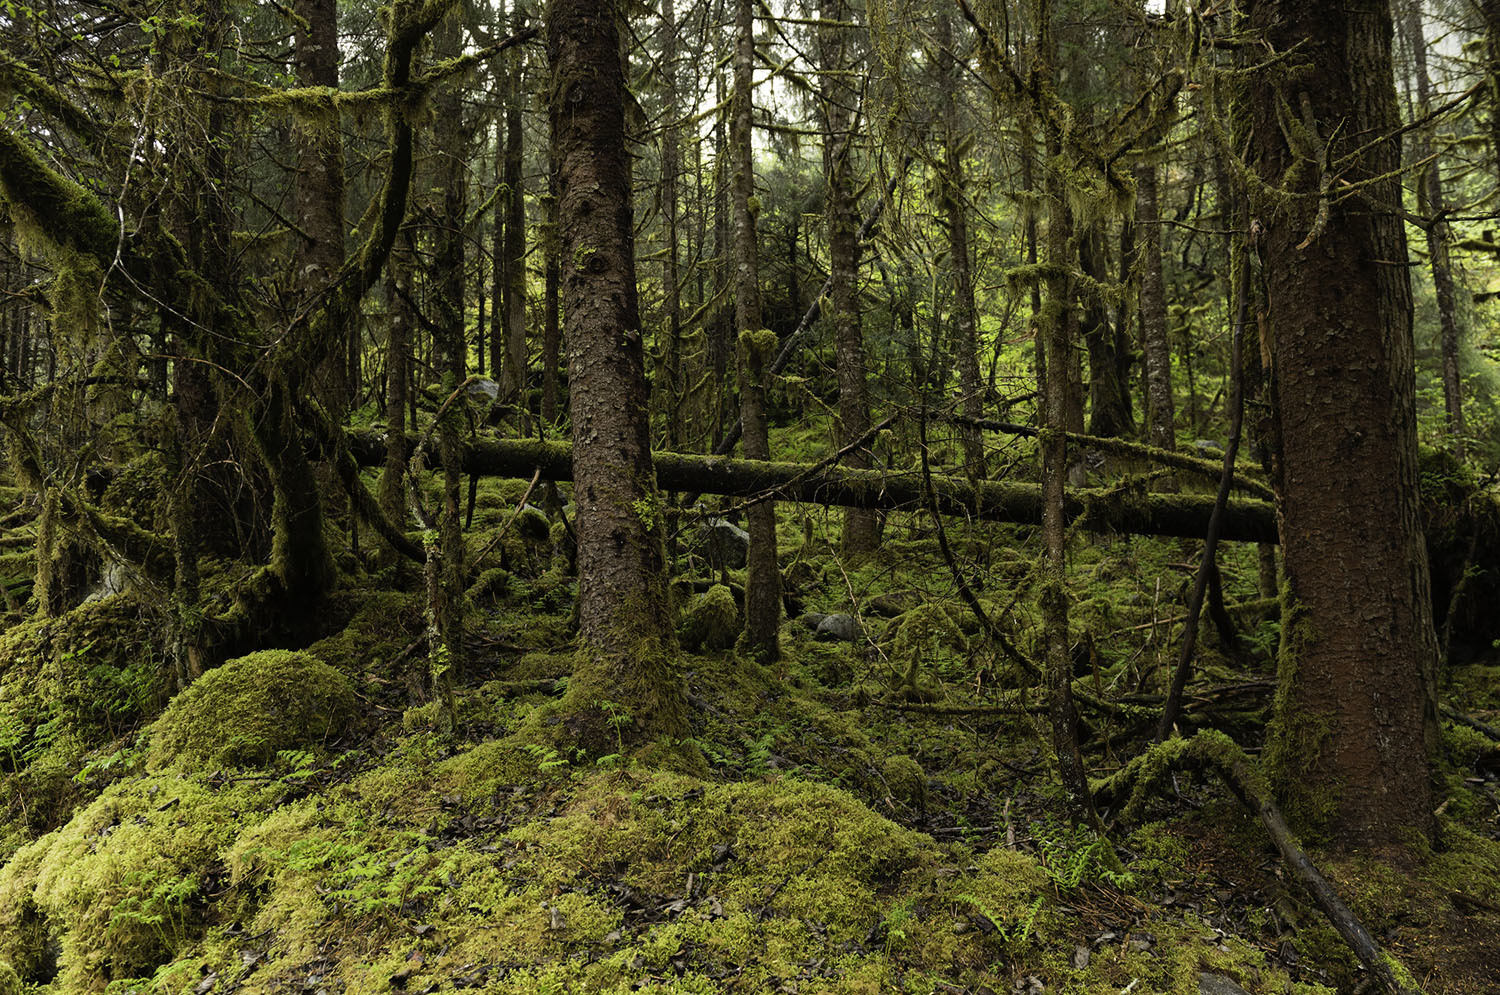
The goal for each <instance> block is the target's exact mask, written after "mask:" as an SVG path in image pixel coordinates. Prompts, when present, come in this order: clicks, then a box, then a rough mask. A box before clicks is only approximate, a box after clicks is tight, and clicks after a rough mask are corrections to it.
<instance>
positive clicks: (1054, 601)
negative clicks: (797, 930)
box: [1031, 0, 1097, 822]
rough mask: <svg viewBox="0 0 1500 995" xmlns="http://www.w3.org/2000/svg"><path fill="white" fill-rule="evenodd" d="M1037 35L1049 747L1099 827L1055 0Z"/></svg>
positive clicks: (1037, 7)
mask: <svg viewBox="0 0 1500 995" xmlns="http://www.w3.org/2000/svg"><path fill="white" fill-rule="evenodd" d="M1032 9H1033V15H1034V23H1035V24H1036V30H1037V44H1036V55H1035V59H1034V62H1033V66H1032V69H1031V72H1032V74H1033V86H1032V89H1033V92H1037V93H1042V94H1044V96H1043V97H1042V99H1041V106H1040V107H1037V108H1036V110H1037V111H1038V112H1039V117H1040V118H1041V126H1042V133H1043V135H1044V136H1045V141H1046V150H1047V162H1048V163H1049V167H1048V168H1047V170H1046V173H1045V179H1044V190H1045V204H1046V207H1047V212H1048V213H1047V234H1046V239H1045V241H1044V243H1043V247H1042V260H1041V261H1042V265H1043V267H1044V271H1045V273H1046V278H1045V281H1044V295H1043V300H1042V309H1041V312H1040V313H1039V314H1038V315H1037V318H1036V321H1037V328H1038V334H1040V335H1041V336H1042V338H1043V341H1044V342H1045V343H1046V364H1047V368H1046V373H1045V376H1044V382H1045V383H1046V395H1045V397H1044V398H1043V403H1044V407H1045V416H1044V420H1043V424H1044V425H1045V430H1044V431H1043V433H1042V436H1041V438H1040V440H1039V441H1040V446H1041V456H1042V541H1043V544H1044V546H1045V557H1046V562H1045V567H1044V569H1043V572H1042V583H1041V589H1040V592H1039V599H1040V602H1041V608H1042V614H1043V643H1044V646H1045V656H1044V659H1043V663H1042V671H1043V678H1044V680H1045V682H1046V685H1047V696H1048V714H1049V717H1050V718H1051V723H1052V746H1053V750H1054V752H1055V753H1056V755H1057V765H1058V773H1059V774H1060V776H1061V780H1062V788H1063V793H1064V796H1065V798H1066V801H1067V805H1068V809H1069V811H1070V813H1071V814H1072V815H1073V817H1075V818H1087V819H1089V821H1091V822H1097V816H1095V815H1094V810H1093V801H1092V798H1091V796H1090V794H1089V787H1088V776H1087V773H1086V772H1085V770H1084V766H1083V758H1082V757H1081V756H1080V755H1079V752H1078V709H1077V707H1076V706H1075V705H1074V703H1073V690H1072V681H1073V656H1072V645H1071V639H1070V636H1069V632H1068V586H1067V574H1068V551H1067V527H1068V526H1067V515H1066V511H1065V494H1064V491H1065V485H1066V482H1067V476H1068V442H1067V435H1066V434H1065V433H1066V430H1067V428H1068V426H1069V423H1070V422H1071V421H1072V420H1073V418H1074V410H1073V406H1074V404H1075V401H1076V395H1075V389H1074V387H1073V385H1072V383H1071V382H1070V381H1071V378H1070V375H1069V372H1068V366H1069V365H1070V364H1071V363H1072V362H1073V360H1072V353H1073V346H1072V342H1073V338H1072V336H1071V335H1070V331H1071V330H1072V329H1073V328H1075V327H1076V320H1073V321H1070V320H1069V314H1070V312H1072V311H1073V310H1074V297H1073V287H1072V283H1073V280H1072V276H1071V273H1072V270H1071V265H1070V264H1071V261H1072V260H1073V258H1075V255H1074V253H1075V251H1076V250H1075V249H1074V248H1073V246H1074V233H1073V224H1072V218H1071V216H1070V214H1069V211H1068V190H1067V187H1066V183H1067V179H1066V177H1065V176H1063V175H1061V174H1060V173H1059V171H1058V169H1057V167H1056V164H1057V163H1058V162H1059V161H1060V159H1061V155H1062V148H1063V140H1064V136H1063V132H1062V122H1061V121H1060V120H1059V117H1060V115H1061V112H1062V108H1060V107H1057V106H1055V105H1053V104H1052V101H1054V100H1056V97H1055V89H1054V87H1055V81H1054V80H1053V79H1052V78H1051V77H1050V76H1049V73H1051V72H1052V71H1053V67H1054V66H1055V65H1056V61H1057V50H1056V44H1055V40H1054V36H1053V30H1052V17H1053V13H1052V2H1051V0H1033V4H1032Z"/></svg>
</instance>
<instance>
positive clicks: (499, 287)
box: [490, 70, 511, 403]
mask: <svg viewBox="0 0 1500 995" xmlns="http://www.w3.org/2000/svg"><path fill="white" fill-rule="evenodd" d="M497 71H498V70H497ZM504 184H505V124H504V122H503V121H497V122H495V187H496V188H497V189H499V188H503V186H504ZM508 208H509V202H508V201H507V200H506V198H504V197H497V198H496V199H495V211H494V213H495V226H494V228H493V229H492V230H491V232H490V375H491V376H492V377H494V378H495V382H496V383H498V384H500V390H501V397H502V399H503V400H504V401H506V402H507V403H508V401H509V398H510V392H511V375H510V369H509V363H507V362H506V358H505V345H506V335H505V323H506V320H507V315H508V313H509V312H508V311H507V310H506V307H505V296H506V289H505V288H506V287H508V286H509V285H510V281H509V279H508V276H509V273H508V271H507V269H506V265H505V259H506V255H505V218H506V214H507V211H508Z"/></svg>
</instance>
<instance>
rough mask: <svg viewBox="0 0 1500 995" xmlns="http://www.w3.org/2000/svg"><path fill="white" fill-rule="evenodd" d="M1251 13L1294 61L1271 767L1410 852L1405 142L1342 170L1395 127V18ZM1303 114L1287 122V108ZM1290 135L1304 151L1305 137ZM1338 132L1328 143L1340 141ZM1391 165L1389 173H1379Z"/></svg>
mask: <svg viewBox="0 0 1500 995" xmlns="http://www.w3.org/2000/svg"><path fill="white" fill-rule="evenodd" d="M1249 14H1250V23H1251V25H1252V27H1253V28H1254V29H1255V30H1256V31H1257V33H1263V34H1264V37H1265V38H1266V39H1267V41H1268V43H1269V44H1270V45H1271V47H1272V49H1273V50H1274V51H1277V52H1291V51H1292V50H1293V49H1294V47H1295V48H1296V55H1295V56H1293V57H1292V58H1291V61H1290V63H1289V64H1288V65H1284V66H1281V67H1278V68H1277V69H1276V70H1274V71H1273V72H1270V73H1267V74H1266V75H1265V77H1264V78H1263V79H1261V80H1260V81H1258V82H1257V83H1256V84H1255V85H1253V86H1252V87H1251V92H1252V93H1253V96H1252V97H1251V98H1250V99H1251V107H1250V111H1251V120H1252V128H1253V135H1252V138H1251V143H1250V156H1249V160H1250V164H1251V166H1252V167H1253V168H1254V169H1255V171H1256V172H1257V173H1258V174H1259V176H1260V177H1261V179H1262V180H1263V181H1264V182H1265V183H1267V184H1269V185H1273V186H1274V185H1275V184H1277V183H1281V182H1283V179H1284V178H1287V177H1290V178H1291V182H1292V183H1293V184H1294V185H1293V188H1292V190H1291V191H1290V194H1291V196H1290V197H1288V196H1286V195H1285V194H1281V193H1278V194H1277V196H1276V197H1275V198H1274V199H1272V198H1267V197H1265V196H1262V197H1261V198H1260V203H1259V204H1257V205H1256V212H1257V213H1256V214H1255V217H1256V218H1257V222H1258V223H1259V224H1261V225H1262V226H1263V227H1264V230H1265V236H1264V240H1263V243H1262V244H1263V251H1262V259H1263V260H1264V266H1265V285H1266V288H1267V296H1268V300H1267V308H1268V311H1269V320H1270V323H1271V358H1272V377H1273V381H1274V387H1275V396H1276V412H1275V415H1276V420H1277V427H1278V429H1279V437H1280V444H1281V450H1282V451H1281V461H1280V478H1281V479H1280V481H1279V492H1280V496H1281V497H1280V510H1281V519H1282V521H1281V532H1282V550H1283V552H1284V555H1285V566H1286V577H1287V596H1288V598H1289V602H1288V604H1286V605H1285V606H1284V607H1283V610H1282V620H1283V621H1282V626H1283V628H1282V631H1283V637H1282V653H1281V674H1280V681H1281V690H1280V693H1279V694H1278V696H1277V699H1276V701H1277V705H1276V713H1275V720H1274V722H1273V728H1272V730H1271V732H1270V735H1269V741H1268V745H1267V754H1266V759H1267V763H1268V768H1269V770H1270V771H1271V772H1272V774H1273V777H1274V779H1275V783H1276V786H1277V789H1278V791H1279V792H1280V794H1281V795H1282V797H1283V798H1284V799H1285V800H1286V801H1287V803H1288V809H1289V812H1290V813H1291V814H1292V815H1293V817H1294V818H1296V819H1298V820H1299V821H1301V822H1303V823H1304V824H1308V825H1314V826H1319V827H1323V828H1326V829H1327V830H1328V831H1329V832H1330V834H1331V836H1332V838H1333V840H1334V841H1335V843H1336V844H1337V845H1339V846H1341V847H1343V848H1346V849H1350V850H1353V849H1373V850H1382V849H1388V848H1392V847H1394V848H1398V849H1400V848H1404V847H1409V846H1414V845H1416V844H1417V843H1418V842H1419V840H1418V839H1417V838H1418V837H1426V836H1429V835H1430V834H1431V832H1432V828H1433V819H1432V807H1431V798H1432V794H1431V785H1430V781H1429V778H1428V755H1429V749H1430V747H1431V745H1432V740H1431V739H1430V738H1429V737H1430V735H1431V734H1432V732H1433V730H1434V729H1435V715H1436V709H1435V705H1434V698H1433V693H1434V688H1433V679H1434V674H1435V668H1436V663H1437V645H1436V640H1435V636H1434V633H1433V622H1432V608H1431V603H1430V591H1429V582H1428V569H1427V554H1426V550H1425V548H1424V546H1423V543H1422V532H1421V524H1420V521H1419V517H1418V492H1417V459H1416V417H1415V403H1414V393H1415V385H1414V376H1413V358H1412V357H1413V347H1412V327H1411V322H1412V313H1411V291H1410V287H1409V284H1408V277H1407V271H1406V269H1405V266H1404V262H1405V260H1406V244H1405V232H1404V229H1403V227H1402V225H1403V222H1402V221H1401V220H1400V218H1399V217H1398V216H1397V215H1396V214H1395V213H1394V211H1393V208H1394V207H1396V206H1399V204H1400V203H1401V192H1400V187H1399V181H1392V180H1391V179H1389V178H1388V177H1390V176H1393V175H1395V173H1396V171H1397V170H1398V168H1399V166H1400V148H1399V145H1398V143H1396V142H1393V141H1378V142H1375V143H1372V144H1371V145H1370V147H1369V148H1368V149H1367V150H1366V151H1365V152H1364V153H1363V155H1362V158H1361V160H1360V161H1359V162H1357V163H1356V164H1354V165H1353V166H1351V167H1349V168H1346V169H1344V170H1343V172H1342V175H1343V176H1344V177H1345V178H1346V179H1347V180H1349V181H1350V182H1361V181H1363V182H1365V183H1367V184H1368V185H1367V186H1366V188H1365V190H1364V193H1363V195H1362V196H1361V198H1360V199H1345V200H1342V201H1341V202H1338V203H1331V202H1329V201H1328V200H1326V199H1324V196H1323V195H1320V188H1319V182H1320V177H1321V176H1322V175H1323V173H1324V170H1326V169H1327V168H1328V163H1330V162H1335V161H1337V160H1338V159H1339V157H1340V156H1342V155H1347V154H1348V153H1349V152H1350V151H1351V150H1353V149H1355V148H1358V147H1359V146H1360V145H1362V144H1365V143H1370V140H1371V137H1372V136H1381V135H1385V134H1388V133H1391V132H1392V131H1394V129H1395V128H1396V127H1397V126H1399V124H1400V119H1399V116H1398V114H1397V110H1396V101H1395V90H1394V85H1393V82H1392V72H1391V19H1390V13H1389V10H1388V8H1387V5H1386V4H1385V3H1384V2H1380V3H1374V4H1365V5H1359V6H1347V7H1346V6H1344V5H1340V4H1331V3H1330V4H1308V3H1305V2H1303V0H1252V2H1251V3H1250V4H1249ZM1287 113H1291V114H1294V115H1295V116H1296V117H1297V118H1298V123H1297V125H1296V127H1295V128H1289V127H1288V125H1287V123H1286V121H1285V120H1283V119H1282V115H1284V114H1287ZM1289 136H1302V137H1301V138H1297V137H1292V138H1291V139H1290V140H1292V141H1296V142H1297V145H1296V146H1295V147H1294V146H1291V145H1289V144H1288V142H1289ZM1330 143H1331V144H1332V148H1327V147H1326V144H1330ZM1376 177H1380V179H1378V180H1377V179H1375V178H1376Z"/></svg>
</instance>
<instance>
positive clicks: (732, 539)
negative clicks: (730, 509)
mask: <svg viewBox="0 0 1500 995" xmlns="http://www.w3.org/2000/svg"><path fill="white" fill-rule="evenodd" d="M701 532H702V536H703V555H704V556H706V557H708V562H709V563H710V564H712V565H713V566H715V567H726V568H728V569H730V570H739V569H741V568H742V567H744V565H745V560H746V558H747V557H748V556H749V555H750V533H748V532H746V531H745V530H744V529H742V528H740V527H739V526H738V525H736V524H734V523H733V522H730V521H726V520H725V519H722V518H710V519H709V520H708V521H706V522H704V523H703V527H702V529H701Z"/></svg>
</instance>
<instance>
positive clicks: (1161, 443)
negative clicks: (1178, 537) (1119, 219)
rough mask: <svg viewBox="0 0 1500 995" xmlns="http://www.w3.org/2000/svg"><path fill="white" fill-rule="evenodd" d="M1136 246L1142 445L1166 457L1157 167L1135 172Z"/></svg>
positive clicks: (1167, 388) (1166, 369)
mask: <svg viewBox="0 0 1500 995" xmlns="http://www.w3.org/2000/svg"><path fill="white" fill-rule="evenodd" d="M1135 190H1136V210H1135V219H1136V244H1137V245H1138V246H1139V252H1140V254H1141V256H1140V259H1141V354H1142V356H1143V357H1144V365H1145V372H1146V376H1145V379H1146V439H1147V441H1149V442H1150V443H1151V444H1152V445H1153V446H1157V447H1158V448H1161V449H1165V450H1167V451H1168V452H1171V451H1173V450H1175V449H1176V448H1177V433H1176V431H1175V430H1174V428H1173V423H1174V421H1175V419H1176V414H1175V411H1174V410H1173V402H1172V348H1171V346H1170V345H1169V344H1168V343H1167V296H1166V288H1165V284H1164V283H1163V282H1162V247H1161V244H1162V238H1161V210H1160V208H1159V207H1158V206H1157V184H1156V164H1155V163H1142V164H1141V165H1139V166H1137V167H1136V170H1135Z"/></svg>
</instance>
